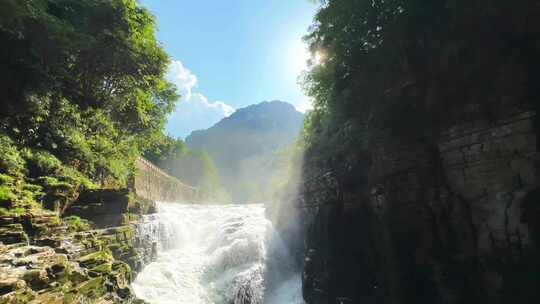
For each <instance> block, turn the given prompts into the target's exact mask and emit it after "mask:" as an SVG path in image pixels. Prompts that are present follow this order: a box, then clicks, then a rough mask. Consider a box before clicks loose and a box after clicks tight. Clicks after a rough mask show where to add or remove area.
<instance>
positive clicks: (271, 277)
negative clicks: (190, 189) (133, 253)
mask: <svg viewBox="0 0 540 304" xmlns="http://www.w3.org/2000/svg"><path fill="white" fill-rule="evenodd" d="M138 232H139V237H140V238H143V239H146V240H152V241H154V242H155V243H156V244H157V258H156V259H155V261H154V262H152V263H150V264H149V265H147V266H146V267H145V268H144V269H143V271H142V272H141V273H140V274H139V275H138V276H137V278H136V280H135V282H133V284H132V287H133V289H134V291H135V293H136V295H137V296H138V297H139V298H141V299H143V300H146V301H148V302H149V303H151V304H167V303H171V304H172V303H175V304H184V303H185V304H263V303H264V304H301V303H304V302H303V300H302V295H301V279H300V275H299V274H298V273H296V272H295V270H296V269H295V267H294V265H293V262H292V258H291V256H290V254H289V252H288V250H287V248H286V246H285V245H284V243H283V241H282V240H281V239H280V238H279V235H278V234H277V233H276V232H275V230H274V229H273V227H272V224H271V223H270V221H268V220H267V219H266V218H265V216H264V206H263V205H210V206H198V205H182V204H173V203H158V213H157V214H155V215H150V216H146V217H145V218H144V222H143V223H142V224H141V225H139V231H138Z"/></svg>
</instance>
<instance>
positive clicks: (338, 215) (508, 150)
mask: <svg viewBox="0 0 540 304" xmlns="http://www.w3.org/2000/svg"><path fill="white" fill-rule="evenodd" d="M419 138H420V136H419ZM372 146H373V149H372V151H370V153H369V155H368V156H358V158H359V159H361V160H360V161H359V163H360V164H358V166H360V167H364V168H369V170H360V171H361V172H366V173H365V174H366V176H365V179H366V180H369V182H368V183H363V182H356V181H351V180H347V178H343V177H335V176H332V175H331V174H329V175H327V176H323V177H321V178H319V180H318V181H317V182H314V183H312V184H317V185H311V186H310V185H307V186H306V190H305V194H304V199H305V204H304V205H305V206H304V207H306V208H305V209H304V210H305V211H304V218H305V223H306V225H305V226H306V230H307V238H306V244H307V248H306V251H305V266H304V296H305V298H306V300H307V302H308V303H310V304H315V303H321V304H322V303H364V304H369V303H510V302H512V303H535V302H538V300H539V298H538V297H539V293H538V291H537V287H538V283H539V282H540V259H539V258H538V256H539V255H538V253H539V251H538V245H539V240H540V239H539V236H540V226H539V224H538V223H539V222H540V212H539V210H540V207H539V199H540V188H538V179H537V174H536V169H537V160H538V152H537V151H538V150H537V132H536V129H535V112H533V111H524V112H511V111H508V112H506V113H504V114H502V115H500V118H498V119H496V120H492V121H485V120H474V123H470V124H456V125H453V126H452V127H450V128H448V129H447V130H446V131H444V132H442V133H441V134H440V136H438V138H436V140H435V141H431V142H430V141H429V140H427V141H426V140H420V139H415V138H411V137H409V138H401V139H399V138H398V139H396V138H381V140H380V141H379V142H377V143H373V145H372ZM353 175H354V174H353ZM356 176H358V174H356ZM361 180H362V179H361Z"/></svg>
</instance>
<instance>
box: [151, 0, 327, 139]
mask: <svg viewBox="0 0 540 304" xmlns="http://www.w3.org/2000/svg"><path fill="white" fill-rule="evenodd" d="M140 2H141V4H142V5H143V6H145V7H147V8H148V9H149V10H150V11H151V12H152V13H153V14H154V15H155V16H156V18H157V26H158V33H157V36H158V39H159V41H160V42H161V44H162V45H163V46H164V47H165V49H166V50H167V52H168V53H169V55H170V56H171V58H172V60H173V63H172V64H171V67H170V68H169V75H168V78H169V79H170V80H171V81H172V82H174V83H176V84H177V86H178V87H179V92H180V93H181V94H182V95H183V98H182V100H181V102H180V103H179V104H178V105H177V109H176V111H175V113H173V114H172V115H171V116H170V117H169V123H168V125H167V132H168V133H169V134H171V135H173V136H176V137H182V138H184V137H185V136H187V135H189V133H191V131H193V130H197V129H203V128H208V127H210V126H212V125H213V124H214V123H216V122H217V121H219V120H220V119H221V118H223V117H225V116H228V115H230V114H231V113H232V112H234V110H235V109H238V108H242V107H245V106H247V105H250V104H254V103H259V102H261V101H264V100H275V99H279V100H284V101H288V102H290V103H292V104H294V105H295V106H296V107H297V108H298V109H300V110H305V109H306V108H307V107H309V106H308V104H309V103H308V101H307V98H306V97H305V96H304V95H303V93H302V91H301V88H300V86H299V85H298V84H297V78H298V76H299V74H300V72H301V71H302V69H303V68H304V67H305V60H306V59H307V52H306V51H305V48H304V45H303V43H302V41H301V39H302V36H303V35H305V33H306V32H307V29H308V27H309V25H310V24H311V22H312V19H313V15H314V14H315V11H316V9H317V6H316V5H315V4H313V3H312V2H310V1H308V0H229V1H221V0H182V1H179V0H141V1H140Z"/></svg>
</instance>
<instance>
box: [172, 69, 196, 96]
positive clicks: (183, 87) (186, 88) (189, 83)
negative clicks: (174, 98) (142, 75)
mask: <svg viewBox="0 0 540 304" xmlns="http://www.w3.org/2000/svg"><path fill="white" fill-rule="evenodd" d="M167 79H168V80H169V81H171V82H172V83H174V84H176V87H177V88H178V93H180V95H182V99H184V100H189V99H191V94H192V93H191V90H192V89H193V88H194V87H195V86H196V85H197V76H195V75H194V74H193V73H191V71H190V70H188V69H187V68H185V67H184V64H183V63H182V62H181V61H180V60H173V61H172V62H171V64H170V66H169V71H168V72H167Z"/></svg>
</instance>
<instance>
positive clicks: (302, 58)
mask: <svg viewBox="0 0 540 304" xmlns="http://www.w3.org/2000/svg"><path fill="white" fill-rule="evenodd" d="M325 60H326V54H325V52H324V51H321V50H319V51H316V52H314V53H311V52H310V51H309V50H308V47H307V45H306V44H305V43H303V42H302V41H296V42H295V43H293V44H292V46H291V47H290V48H289V54H288V60H287V62H288V66H289V69H290V71H291V72H292V73H294V74H295V75H299V74H300V73H302V72H303V71H306V70H309V69H310V68H313V67H315V66H318V65H321V64H323V63H324V61H325Z"/></svg>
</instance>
